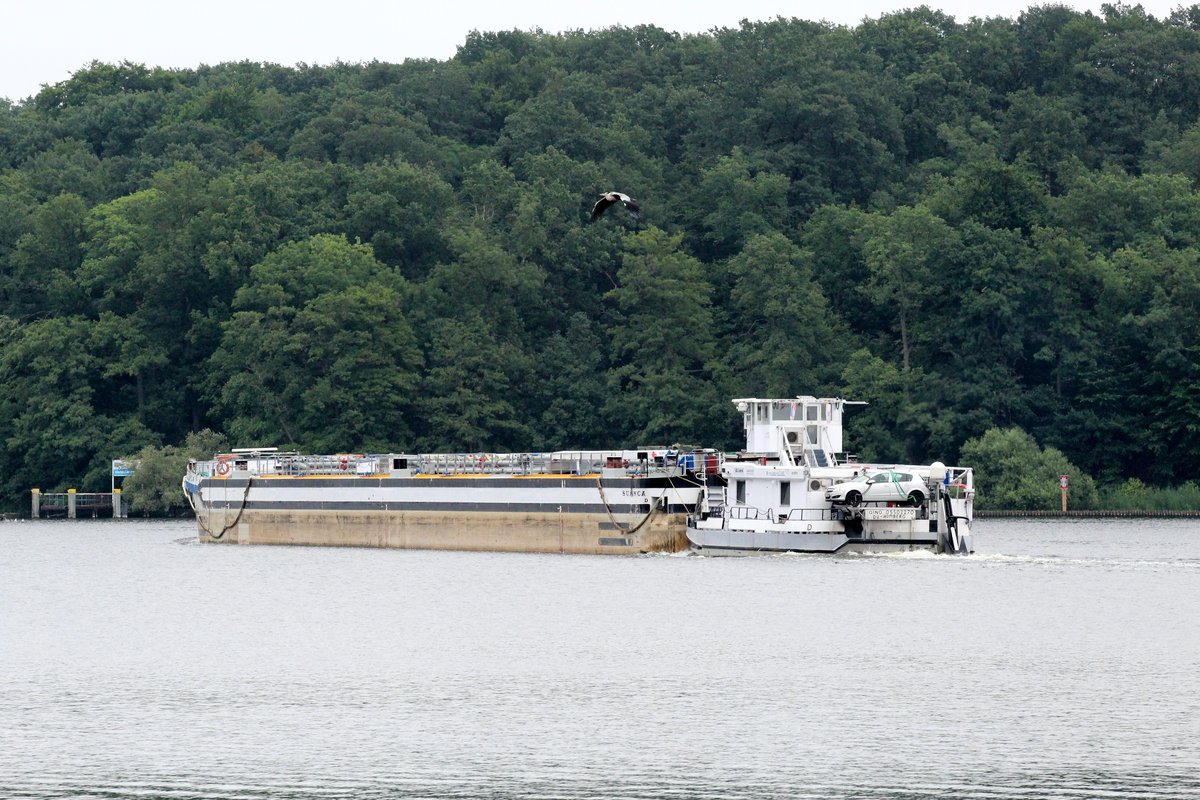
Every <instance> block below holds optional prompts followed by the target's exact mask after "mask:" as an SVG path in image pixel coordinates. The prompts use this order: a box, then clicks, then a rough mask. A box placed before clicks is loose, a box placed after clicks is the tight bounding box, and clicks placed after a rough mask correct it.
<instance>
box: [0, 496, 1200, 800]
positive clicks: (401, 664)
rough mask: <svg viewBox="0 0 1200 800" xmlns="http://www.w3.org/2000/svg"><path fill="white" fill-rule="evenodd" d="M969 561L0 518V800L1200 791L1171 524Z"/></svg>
mask: <svg viewBox="0 0 1200 800" xmlns="http://www.w3.org/2000/svg"><path fill="white" fill-rule="evenodd" d="M977 528H978V538H977V548H978V552H977V554H976V555H975V556H973V557H970V558H961V559H960V558H943V557H934V556H926V555H920V556H909V555H906V556H847V557H836V558H830V557H820V556H818V557H807V556H777V557H769V558H745V559H735V558H702V557H696V556H691V555H675V556H661V555H660V556H645V557H636V558H620V557H587V556H541V555H514V554H480V553H440V552H419V551H399V550H396V551H388V550H366V549H332V548H288V547H262V546H260V547H240V546H230V545H200V544H197V543H195V536H194V529H193V528H192V527H191V525H190V524H188V523H175V522H136V521H128V522H122V521H86V522H85V521H78V522H66V521H62V522H49V521H40V522H28V521H26V522H7V523H0V797H3V798H25V797H29V798H49V797H54V798H57V797H96V798H185V799H186V798H276V797H278V798H391V797H404V798H408V797H414V798H416V797H431V798H473V797H499V798H579V797H601V798H760V797H762V798H766V797H860V798H937V797H956V798H957V797H977V798H1009V797H1011V798H1039V797H1071V798H1080V797H1115V798H1125V797H1136V798H1152V797H1153V798H1159V797H1165V798H1173V797H1175V798H1178V797H1200V521H1183V520H1170V521H1160V520H1146V521H1111V522H1110V521H1094V520H1089V521H1071V522H1060V521H1037V522H1032V521H1030V522H1025V521H1011V520H987V521H982V522H980V523H979V524H978V526H977Z"/></svg>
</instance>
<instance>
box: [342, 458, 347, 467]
mask: <svg viewBox="0 0 1200 800" xmlns="http://www.w3.org/2000/svg"><path fill="white" fill-rule="evenodd" d="M345 468H346V459H345V458H343V459H342V469H345Z"/></svg>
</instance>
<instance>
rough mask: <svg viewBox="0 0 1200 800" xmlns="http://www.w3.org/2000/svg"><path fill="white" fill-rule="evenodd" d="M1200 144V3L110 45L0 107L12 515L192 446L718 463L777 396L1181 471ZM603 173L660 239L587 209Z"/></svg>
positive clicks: (623, 219) (923, 427)
mask: <svg viewBox="0 0 1200 800" xmlns="http://www.w3.org/2000/svg"><path fill="white" fill-rule="evenodd" d="M1198 123H1200V6H1192V7H1191V8H1181V9H1180V10H1178V11H1177V12H1176V13H1174V14H1173V15H1172V16H1171V17H1170V18H1169V19H1164V20H1158V19H1156V18H1154V17H1152V16H1149V15H1147V14H1146V13H1144V12H1143V10H1142V9H1141V8H1140V7H1138V6H1132V7H1131V6H1126V5H1115V6H1106V7H1105V10H1104V13H1103V15H1100V16H1097V15H1094V14H1091V13H1078V12H1075V11H1073V10H1071V9H1068V8H1065V7H1062V6H1054V5H1048V6H1039V7H1032V8H1030V9H1029V10H1028V11H1027V12H1025V13H1023V14H1021V15H1020V16H1019V17H1018V18H1016V19H1004V18H994V19H986V20H976V19H972V20H970V21H964V22H960V21H956V20H954V19H953V18H951V17H948V16H946V15H944V14H942V13H940V12H938V11H935V10H931V9H929V8H926V7H923V8H919V9H916V10H911V11H906V12H903V13H898V14H893V15H888V16H884V17H882V18H880V19H877V20H871V21H866V22H863V23H862V24H861V25H859V26H857V27H855V28H845V27H837V26H831V25H827V24H819V23H814V22H805V21H801V20H795V19H793V20H784V19H777V20H774V21H770V22H755V23H744V24H743V25H742V26H741V27H739V28H737V29H730V30H718V31H714V32H712V33H709V34H705V35H687V36H681V35H677V34H674V33H670V32H666V31H663V30H660V29H657V28H654V27H637V28H613V29H608V30H604V31H598V32H591V33H583V32H576V33H567V34H562V35H547V34H543V33H541V32H517V31H510V32H498V33H476V34H473V35H471V36H470V37H469V38H468V39H467V41H466V42H465V43H464V44H463V45H462V46H461V47H460V48H459V50H458V53H457V55H456V56H455V57H454V58H452V59H450V60H448V61H407V62H405V63H403V64H388V63H370V64H336V65H333V66H328V67H306V66H299V67H295V68H289V67H281V66H275V65H263V64H255V63H235V64H234V63H231V64H222V65H219V66H215V67H202V68H200V69H196V70H166V69H157V68H148V67H145V66H142V65H138V64H131V63H123V64H116V65H114V64H102V63H94V64H92V65H90V66H89V67H87V68H85V69H82V70H80V71H79V72H77V73H76V74H75V75H74V76H73V77H72V78H71V79H70V80H68V81H65V82H63V83H60V84H57V85H54V86H48V87H46V88H44V89H43V90H42V91H41V92H40V93H38V94H37V95H36V96H34V97H32V98H28V99H26V100H24V101H22V102H18V103H15V104H12V103H4V102H2V101H0V315H2V316H0V492H2V495H3V497H2V500H0V504H2V505H3V506H5V507H7V508H23V507H24V504H25V503H26V501H27V497H28V494H27V492H28V490H29V488H30V487H32V486H40V487H41V488H43V489H46V490H51V489H54V488H60V487H64V486H77V487H79V488H81V489H84V488H92V489H100V488H103V487H105V486H107V482H108V469H109V460H110V459H113V458H119V457H122V456H128V455H130V454H133V453H136V452H138V451H139V450H141V449H142V448H143V447H146V446H148V445H156V446H177V445H180V444H182V443H183V442H184V440H185V439H186V438H187V436H188V434H189V433H191V432H194V431H199V430H203V429H212V430H215V431H219V432H222V433H224V434H225V435H227V436H228V438H229V440H230V442H231V443H233V444H235V445H277V446H282V447H294V448H300V449H305V450H321V451H334V452H337V451H364V450H365V451H386V450H396V451H403V450H410V451H411V450H426V451H428V450H452V451H481V450H509V449H518V450H525V449H544V448H560V447H571V446H575V447H578V446H612V445H619V444H625V445H636V444H638V443H648V442H661V443H672V442H677V441H682V442H689V443H697V444H705V445H715V446H720V447H736V446H737V445H738V443H739V441H740V437H741V428H740V420H739V419H738V417H737V415H736V413H735V411H734V409H733V406H732V405H731V404H730V403H729V399H730V398H732V397H737V396H747V395H757V396H788V395H794V394H798V393H802V394H837V395H841V396H844V397H847V398H851V399H858V400H866V401H869V402H870V405H869V406H866V407H865V408H861V409H858V410H854V411H853V412H851V414H850V417H849V420H848V428H849V431H848V441H849V442H850V443H851V444H852V445H853V447H854V448H855V449H856V450H857V451H858V452H859V453H860V454H861V455H862V456H864V457H865V458H868V459H874V458H878V457H892V458H897V459H904V460H911V461H916V462H924V461H928V460H930V459H932V458H941V459H943V460H946V461H953V460H955V459H957V458H958V457H959V456H960V454H961V451H962V448H963V444H964V442H966V440H968V439H979V438H981V437H983V436H985V434H987V433H988V432H989V431H993V430H995V431H1010V432H1011V431H1014V430H1016V431H1017V433H1019V434H1021V435H1028V436H1029V437H1032V440H1033V441H1034V442H1036V445H1035V446H1036V447H1044V448H1052V449H1053V450H1054V451H1056V452H1061V454H1064V456H1065V458H1066V459H1069V462H1067V463H1069V464H1071V465H1074V466H1073V468H1074V469H1077V470H1079V471H1080V472H1081V473H1088V474H1090V475H1092V476H1094V477H1095V479H1096V480H1097V481H1098V482H1099V484H1100V485H1102V486H1103V485H1112V484H1116V483H1123V482H1125V481H1128V480H1129V479H1138V480H1140V481H1144V482H1145V483H1146V484H1148V485H1153V486H1164V485H1175V484H1180V483H1183V482H1184V481H1185V480H1186V479H1188V478H1192V477H1194V476H1196V475H1197V474H1198V473H1200V338H1198V337H1200V326H1198V325H1197V324H1196V313H1197V309H1200V193H1198V192H1197V181H1198V180H1200V124H1198ZM609 189H617V190H620V191H624V192H627V193H628V194H630V195H632V196H634V197H635V198H637V199H638V200H639V201H640V202H641V204H642V210H643V215H644V219H643V221H642V222H640V223H639V222H637V221H635V220H633V219H632V218H631V217H629V215H627V214H625V213H624V212H623V210H622V209H620V208H613V209H611V210H610V211H609V212H608V213H607V214H606V215H605V217H604V218H602V219H601V220H600V221H599V222H597V223H596V224H593V225H588V224H586V222H585V221H586V219H587V214H588V211H589V210H590V207H591V204H592V202H593V201H594V200H595V198H596V196H597V195H598V194H599V193H600V192H602V191H605V190H609ZM1013 435H1016V434H1013ZM1056 468H1057V467H1056Z"/></svg>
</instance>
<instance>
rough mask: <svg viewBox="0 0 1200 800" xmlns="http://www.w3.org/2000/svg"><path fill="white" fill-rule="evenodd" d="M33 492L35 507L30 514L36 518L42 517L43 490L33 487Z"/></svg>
mask: <svg viewBox="0 0 1200 800" xmlns="http://www.w3.org/2000/svg"><path fill="white" fill-rule="evenodd" d="M31 493H32V494H33V501H32V505H33V507H32V509H31V510H30V511H31V513H30V516H32V517H33V518H34V519H37V518H38V517H40V516H41V515H42V490H41V489H33V490H32V491H31Z"/></svg>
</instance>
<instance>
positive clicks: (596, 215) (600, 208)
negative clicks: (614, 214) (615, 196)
mask: <svg viewBox="0 0 1200 800" xmlns="http://www.w3.org/2000/svg"><path fill="white" fill-rule="evenodd" d="M615 202H616V200H612V199H610V198H609V196H608V195H606V194H605V195H601V196H600V199H599V200H597V201H596V205H594V206H592V217H591V219H589V220H588V222H595V221H596V220H598V219H600V215H601V214H603V213H604V212H605V210H607V209H608V207H609V206H611V205H612V204H613V203H615Z"/></svg>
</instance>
